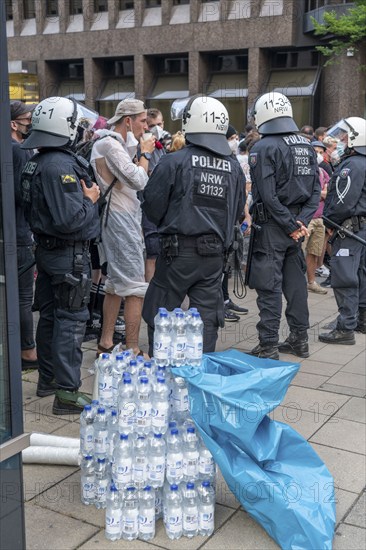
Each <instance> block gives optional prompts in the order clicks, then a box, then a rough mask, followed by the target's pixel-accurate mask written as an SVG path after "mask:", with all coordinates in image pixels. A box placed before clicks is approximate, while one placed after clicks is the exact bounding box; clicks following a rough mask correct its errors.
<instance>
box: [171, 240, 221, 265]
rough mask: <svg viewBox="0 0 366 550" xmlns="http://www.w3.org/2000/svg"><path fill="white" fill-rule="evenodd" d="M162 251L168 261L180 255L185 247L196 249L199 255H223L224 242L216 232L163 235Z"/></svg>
mask: <svg viewBox="0 0 366 550" xmlns="http://www.w3.org/2000/svg"><path fill="white" fill-rule="evenodd" d="M160 243H161V253H162V256H164V257H165V259H166V261H167V263H170V262H171V261H172V259H173V258H175V257H177V256H179V252H180V250H182V249H185V248H192V249H194V250H195V251H196V252H197V254H198V255H199V256H223V254H224V244H223V242H222V240H221V239H220V237H219V236H218V235H216V234H215V233H207V234H204V235H199V236H197V237H194V236H193V237H192V236H186V235H180V234H174V235H161V236H160Z"/></svg>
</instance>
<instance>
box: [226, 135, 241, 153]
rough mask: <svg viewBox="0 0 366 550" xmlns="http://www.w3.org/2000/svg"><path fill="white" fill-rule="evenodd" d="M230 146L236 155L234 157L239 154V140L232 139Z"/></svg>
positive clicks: (229, 142)
mask: <svg viewBox="0 0 366 550" xmlns="http://www.w3.org/2000/svg"><path fill="white" fill-rule="evenodd" d="M228 144H229V147H230V149H231V152H232V153H234V155H236V154H237V152H238V144H239V140H237V139H231V140H230V141H228Z"/></svg>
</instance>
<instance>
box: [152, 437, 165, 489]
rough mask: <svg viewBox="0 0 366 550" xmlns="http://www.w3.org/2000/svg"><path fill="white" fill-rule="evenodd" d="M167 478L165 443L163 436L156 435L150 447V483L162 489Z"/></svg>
mask: <svg viewBox="0 0 366 550" xmlns="http://www.w3.org/2000/svg"><path fill="white" fill-rule="evenodd" d="M164 477H165V441H164V439H163V436H162V434H154V436H153V438H152V439H151V441H150V445H149V483H150V485H151V486H152V487H154V488H155V487H162V486H163V484H164Z"/></svg>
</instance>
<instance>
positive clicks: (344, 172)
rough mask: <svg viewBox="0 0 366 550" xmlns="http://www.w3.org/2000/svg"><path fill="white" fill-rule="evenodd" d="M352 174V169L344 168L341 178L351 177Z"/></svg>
mask: <svg viewBox="0 0 366 550" xmlns="http://www.w3.org/2000/svg"><path fill="white" fill-rule="evenodd" d="M350 172H351V168H343V170H341V172H340V174H339V177H341V178H348V176H349V175H350Z"/></svg>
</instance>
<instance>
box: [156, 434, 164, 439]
mask: <svg viewBox="0 0 366 550" xmlns="http://www.w3.org/2000/svg"><path fill="white" fill-rule="evenodd" d="M162 435H163V434H154V437H156V438H157V439H160V438H161V436H162Z"/></svg>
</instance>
